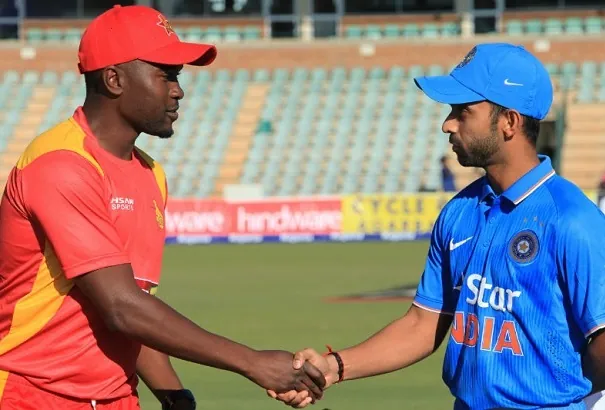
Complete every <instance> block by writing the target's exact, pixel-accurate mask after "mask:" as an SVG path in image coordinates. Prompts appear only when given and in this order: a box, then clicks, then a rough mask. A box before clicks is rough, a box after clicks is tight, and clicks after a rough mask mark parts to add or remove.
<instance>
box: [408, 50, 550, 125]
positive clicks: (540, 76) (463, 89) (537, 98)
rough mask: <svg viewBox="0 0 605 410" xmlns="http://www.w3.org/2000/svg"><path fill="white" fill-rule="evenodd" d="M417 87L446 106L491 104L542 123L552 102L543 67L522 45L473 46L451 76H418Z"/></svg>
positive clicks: (547, 79) (548, 80) (545, 71)
mask: <svg viewBox="0 0 605 410" xmlns="http://www.w3.org/2000/svg"><path fill="white" fill-rule="evenodd" d="M414 81H415V82H416V85H417V86H418V88H420V89H421V90H422V91H424V93H425V94H426V95H427V96H428V97H429V98H430V99H432V100H435V101H437V102H440V103H443V104H468V103H472V102H478V101H486V100H487V101H490V102H493V103H496V104H498V105H501V106H503V107H505V108H508V109H512V110H517V111H519V113H521V114H523V115H527V116H528V117H532V118H536V119H539V120H542V119H544V118H545V117H546V115H547V114H548V110H550V106H551V105H552V101H553V88H552V82H551V80H550V76H549V75H548V71H547V70H546V68H545V67H544V65H543V64H542V63H541V62H540V60H538V59H537V58H536V57H535V56H534V55H532V54H531V53H530V52H529V51H527V50H526V49H525V48H523V46H517V45H514V44H507V43H487V44H479V45H477V46H476V47H474V48H473V49H472V50H471V51H470V52H469V53H468V54H467V55H466V57H464V59H463V60H462V61H461V62H460V64H458V65H457V66H456V67H455V68H454V69H453V70H452V72H451V73H450V74H449V75H442V76H434V77H418V78H415V79H414Z"/></svg>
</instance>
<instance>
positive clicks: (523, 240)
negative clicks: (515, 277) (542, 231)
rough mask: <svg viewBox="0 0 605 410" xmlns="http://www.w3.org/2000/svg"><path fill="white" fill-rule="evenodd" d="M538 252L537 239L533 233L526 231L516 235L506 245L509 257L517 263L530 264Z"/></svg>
mask: <svg viewBox="0 0 605 410" xmlns="http://www.w3.org/2000/svg"><path fill="white" fill-rule="evenodd" d="M539 250H540V244H539V243H538V237H537V236H536V234H535V233H534V232H533V231H530V230H526V231H521V232H519V233H517V234H516V235H515V236H513V238H512V239H511V240H510V242H509V244H508V253H509V255H510V257H511V258H512V259H513V260H514V261H515V262H518V263H530V262H532V261H533V260H534V259H536V256H538V251H539Z"/></svg>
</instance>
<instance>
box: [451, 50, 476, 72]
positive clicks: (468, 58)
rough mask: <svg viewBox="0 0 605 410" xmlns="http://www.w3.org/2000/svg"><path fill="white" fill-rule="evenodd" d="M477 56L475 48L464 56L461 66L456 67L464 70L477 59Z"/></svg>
mask: <svg viewBox="0 0 605 410" xmlns="http://www.w3.org/2000/svg"><path fill="white" fill-rule="evenodd" d="M475 54H477V47H473V49H472V50H471V51H469V52H468V54H467V55H466V56H464V58H463V59H462V61H461V62H460V64H458V66H456V68H462V67H464V66H465V65H467V64H468V63H469V62H470V61H471V60H472V59H473V58H474V57H475Z"/></svg>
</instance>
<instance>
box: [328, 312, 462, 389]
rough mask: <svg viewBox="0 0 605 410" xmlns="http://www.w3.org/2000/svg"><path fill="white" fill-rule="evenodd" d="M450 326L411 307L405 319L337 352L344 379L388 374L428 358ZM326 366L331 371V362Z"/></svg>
mask: <svg viewBox="0 0 605 410" xmlns="http://www.w3.org/2000/svg"><path fill="white" fill-rule="evenodd" d="M427 313H428V315H427ZM439 318H440V319H439ZM450 322H451V320H450V319H449V317H448V316H445V315H438V314H434V313H431V312H426V311H422V310H421V309H419V308H417V307H414V306H413V307H412V308H411V309H410V311H409V312H408V313H407V314H406V315H405V316H403V317H402V318H400V319H397V320H395V321H394V322H392V323H391V324H389V325H388V326H386V327H385V328H384V329H382V330H380V331H379V332H378V333H376V334H375V335H373V336H372V337H371V338H369V339H368V340H366V341H364V342H362V343H360V344H358V345H356V346H354V347H351V348H348V349H344V350H339V354H340V356H341V358H342V361H343V364H344V379H345V380H352V379H360V378H364V377H369V376H375V375H379V374H385V373H390V372H393V371H396V370H399V369H403V368H405V367H408V366H410V365H412V364H414V363H416V362H418V361H420V360H422V359H424V358H426V357H428V356H430V355H431V354H432V353H433V352H434V351H435V350H436V349H437V348H438V347H439V345H440V344H441V342H442V341H443V338H444V336H445V333H446V332H447V329H448V328H449V324H450ZM444 329H445V331H444ZM329 362H330V367H331V368H332V369H333V368H334V366H335V364H336V362H335V360H334V358H332V357H331V356H330V358H329Z"/></svg>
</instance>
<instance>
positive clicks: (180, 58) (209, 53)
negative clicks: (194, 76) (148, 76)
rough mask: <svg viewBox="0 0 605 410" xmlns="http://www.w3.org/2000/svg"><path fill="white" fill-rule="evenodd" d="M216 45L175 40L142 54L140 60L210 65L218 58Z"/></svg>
mask: <svg viewBox="0 0 605 410" xmlns="http://www.w3.org/2000/svg"><path fill="white" fill-rule="evenodd" d="M216 55H217V51H216V47H215V46H213V45H212V44H197V43H186V42H182V41H179V42H174V43H172V44H169V45H167V46H165V47H162V48H158V49H157V50H154V51H153V52H151V53H149V54H147V55H144V56H140V57H139V60H143V61H147V62H149V63H155V64H165V65H195V66H205V65H210V64H212V62H213V61H214V60H215V59H216Z"/></svg>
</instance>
